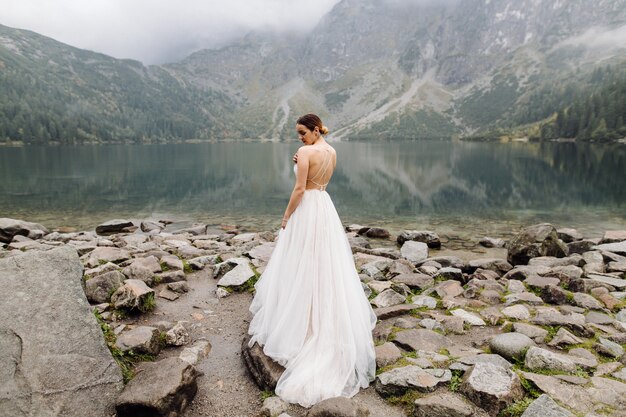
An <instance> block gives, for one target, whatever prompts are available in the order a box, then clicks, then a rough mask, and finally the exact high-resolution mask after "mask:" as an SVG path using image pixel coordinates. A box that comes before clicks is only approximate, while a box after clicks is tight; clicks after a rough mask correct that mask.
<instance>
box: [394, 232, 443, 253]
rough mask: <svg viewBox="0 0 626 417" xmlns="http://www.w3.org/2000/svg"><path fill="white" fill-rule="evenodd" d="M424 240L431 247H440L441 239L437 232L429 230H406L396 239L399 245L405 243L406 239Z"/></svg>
mask: <svg viewBox="0 0 626 417" xmlns="http://www.w3.org/2000/svg"><path fill="white" fill-rule="evenodd" d="M409 240H412V241H415V242H422V243H425V244H427V245H428V247H429V248H435V249H436V248H440V247H441V239H439V235H437V233H435V232H431V231H429V230H405V231H404V232H402V233H400V235H398V237H397V239H396V241H397V242H398V245H403V244H404V242H406V241H409Z"/></svg>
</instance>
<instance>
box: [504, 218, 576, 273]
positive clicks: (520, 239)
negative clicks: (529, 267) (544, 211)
mask: <svg viewBox="0 0 626 417" xmlns="http://www.w3.org/2000/svg"><path fill="white" fill-rule="evenodd" d="M508 250H509V252H508V258H507V260H508V261H509V263H511V264H512V265H519V264H527V263H528V261H529V260H530V259H531V258H535V257H538V256H556V257H559V258H562V257H564V256H567V254H568V252H567V250H568V249H567V245H565V243H563V241H561V240H560V239H559V236H558V234H557V231H556V229H555V228H554V226H552V225H551V224H548V223H543V224H537V225H533V226H529V227H526V228H524V229H523V230H522V231H521V232H520V233H519V234H518V235H517V236H515V237H514V238H513V239H511V241H510V242H509V246H508Z"/></svg>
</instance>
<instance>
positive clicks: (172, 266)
mask: <svg viewBox="0 0 626 417" xmlns="http://www.w3.org/2000/svg"><path fill="white" fill-rule="evenodd" d="M161 266H162V268H163V270H165V271H182V270H183V261H181V260H180V258H179V257H178V256H174V255H165V256H162V257H161Z"/></svg>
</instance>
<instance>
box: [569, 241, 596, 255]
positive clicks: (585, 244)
mask: <svg viewBox="0 0 626 417" xmlns="http://www.w3.org/2000/svg"><path fill="white" fill-rule="evenodd" d="M597 244H598V242H596V241H595V240H589V239H584V240H577V241H574V242H571V243H568V244H567V249H568V251H569V253H570V255H571V254H573V253H578V254H581V255H582V254H583V253H585V252H589V251H590V250H591V249H592V248H593V247H594V246H596V245H597Z"/></svg>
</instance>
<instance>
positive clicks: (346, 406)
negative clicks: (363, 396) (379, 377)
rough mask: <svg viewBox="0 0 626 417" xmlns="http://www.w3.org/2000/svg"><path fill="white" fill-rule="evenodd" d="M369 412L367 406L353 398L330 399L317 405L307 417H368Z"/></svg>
mask: <svg viewBox="0 0 626 417" xmlns="http://www.w3.org/2000/svg"><path fill="white" fill-rule="evenodd" d="M369 415H370V412H369V410H368V409H367V407H365V405H363V404H359V403H357V402H356V401H355V400H353V399H351V398H345V397H335V398H329V399H326V400H323V401H320V402H319V403H317V404H315V405H314V406H313V407H311V409H310V410H309V412H308V413H307V414H306V417H368V416H369Z"/></svg>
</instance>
